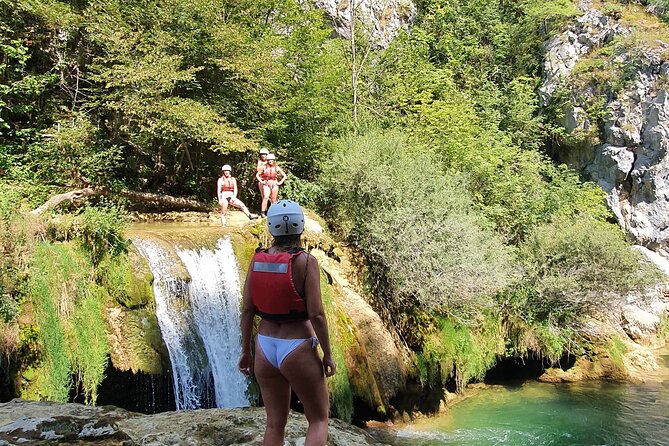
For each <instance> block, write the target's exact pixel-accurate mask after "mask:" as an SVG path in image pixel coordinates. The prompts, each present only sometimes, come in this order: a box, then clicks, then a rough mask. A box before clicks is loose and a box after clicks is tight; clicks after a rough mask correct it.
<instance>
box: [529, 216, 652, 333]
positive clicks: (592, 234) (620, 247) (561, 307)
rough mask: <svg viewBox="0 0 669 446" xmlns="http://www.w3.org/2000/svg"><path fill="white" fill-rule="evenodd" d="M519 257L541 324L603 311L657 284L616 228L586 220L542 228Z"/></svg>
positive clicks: (639, 256) (646, 265) (531, 237)
mask: <svg viewBox="0 0 669 446" xmlns="http://www.w3.org/2000/svg"><path fill="white" fill-rule="evenodd" d="M520 256H521V258H522V261H523V263H524V265H525V267H526V268H527V278H528V280H529V282H530V283H531V286H533V287H535V288H536V290H537V294H536V296H535V298H534V299H533V301H532V302H531V305H532V306H533V307H534V309H535V311H536V312H537V314H538V317H539V318H540V319H546V318H547V317H548V315H553V317H557V318H558V319H559V320H562V321H575V320H579V319H580V318H582V317H583V316H584V315H586V314H590V313H592V312H593V311H594V310H601V309H603V308H606V307H607V306H608V305H609V304H610V302H611V300H612V299H615V297H616V294H617V293H624V292H626V291H628V290H630V289H632V288H633V287H636V286H641V285H644V284H650V283H653V282H654V281H655V280H656V279H657V276H656V272H655V269H654V268H653V267H652V266H651V265H649V264H648V263H647V262H645V261H644V260H643V259H642V258H641V254H639V253H638V252H637V251H634V250H632V249H630V247H629V246H628V244H627V242H626V241H625V238H624V235H623V233H622V231H621V230H620V229H619V228H618V227H617V226H615V225H613V224H610V223H605V222H601V221H597V220H593V219H591V218H586V217H582V218H578V219H576V220H569V221H568V220H564V219H558V220H556V221H555V222H554V223H550V224H545V225H542V226H541V227H539V228H537V230H536V231H535V232H534V233H533V234H532V235H531V236H530V238H529V239H528V240H527V242H526V243H524V244H523V245H522V246H521V249H520Z"/></svg>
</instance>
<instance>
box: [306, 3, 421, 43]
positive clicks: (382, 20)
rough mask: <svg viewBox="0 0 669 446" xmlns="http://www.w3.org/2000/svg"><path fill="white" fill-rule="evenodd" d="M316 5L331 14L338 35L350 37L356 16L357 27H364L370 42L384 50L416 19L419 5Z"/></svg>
mask: <svg viewBox="0 0 669 446" xmlns="http://www.w3.org/2000/svg"><path fill="white" fill-rule="evenodd" d="M314 4H315V5H316V7H318V8H321V9H323V10H325V11H326V12H327V13H328V16H329V17H330V19H331V20H332V25H333V27H334V29H335V31H336V32H337V34H338V35H339V36H341V37H344V38H347V39H348V38H350V36H351V17H352V15H353V16H355V17H356V19H357V20H356V25H357V26H359V25H362V27H363V28H364V29H365V30H366V32H368V34H369V37H370V40H371V42H372V43H373V44H375V45H377V46H379V47H383V48H385V47H387V46H388V45H389V44H390V41H391V40H392V39H393V37H395V35H396V34H397V31H398V30H399V29H400V28H402V27H404V26H407V25H409V24H410V23H411V22H412V21H413V20H414V18H415V16H416V6H415V5H414V4H413V1H411V0H315V2H314ZM351 9H353V11H351ZM352 13H353V14H352Z"/></svg>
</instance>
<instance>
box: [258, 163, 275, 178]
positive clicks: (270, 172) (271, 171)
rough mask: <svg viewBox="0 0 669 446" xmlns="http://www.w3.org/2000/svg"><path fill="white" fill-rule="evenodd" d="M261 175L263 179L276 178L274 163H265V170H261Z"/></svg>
mask: <svg viewBox="0 0 669 446" xmlns="http://www.w3.org/2000/svg"><path fill="white" fill-rule="evenodd" d="M261 177H262V179H263V180H272V181H274V180H276V165H274V166H270V165H269V164H267V165H265V170H263V172H262V175H261Z"/></svg>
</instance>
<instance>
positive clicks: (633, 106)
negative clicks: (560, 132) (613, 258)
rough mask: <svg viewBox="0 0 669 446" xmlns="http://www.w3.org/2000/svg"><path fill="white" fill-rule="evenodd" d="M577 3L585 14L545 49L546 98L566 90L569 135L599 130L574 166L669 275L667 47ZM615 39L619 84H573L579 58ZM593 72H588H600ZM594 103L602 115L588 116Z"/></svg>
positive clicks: (614, 59)
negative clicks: (640, 39)
mask: <svg viewBox="0 0 669 446" xmlns="http://www.w3.org/2000/svg"><path fill="white" fill-rule="evenodd" d="M580 7H581V9H582V10H583V11H584V13H583V16H581V17H580V18H579V19H578V21H577V22H576V23H575V24H574V25H573V26H571V27H570V29H568V30H567V31H565V32H564V33H563V34H561V35H559V36H557V37H555V38H554V39H552V40H551V41H550V42H548V44H547V46H546V50H547V53H546V59H545V62H544V68H545V81H544V84H543V86H542V87H541V93H542V96H543V100H544V102H545V103H546V104H548V103H550V100H551V98H552V97H553V95H554V93H555V92H556V90H557V89H558V88H564V89H566V90H568V91H569V101H568V103H567V104H564V105H562V111H563V112H564V118H563V125H564V127H565V129H566V130H567V132H568V133H569V134H570V135H576V134H579V132H580V134H586V133H588V132H589V133H590V134H592V133H594V134H596V137H595V138H594V139H595V142H594V143H590V144H585V145H586V147H585V148H583V147H580V148H579V149H578V150H581V151H585V152H586V154H585V156H580V158H579V161H578V162H577V163H576V164H577V165H576V166H575V167H577V168H580V169H583V170H584V171H585V172H587V173H589V174H590V176H591V177H592V179H593V180H595V181H596V182H597V183H598V184H599V185H600V186H601V187H602V188H603V189H604V190H605V191H606V193H607V194H608V203H609V205H610V207H611V209H612V210H613V212H614V213H615V215H616V217H617V218H618V221H619V223H620V225H621V226H622V227H623V228H624V229H625V230H626V231H627V232H628V233H629V234H631V235H632V236H633V237H634V239H635V240H636V242H637V243H638V244H639V245H642V246H644V247H646V248H649V249H650V250H651V251H652V252H653V253H655V254H659V255H655V257H654V258H652V259H651V260H653V261H654V262H655V263H656V264H658V266H660V268H662V269H663V270H665V272H669V262H668V261H667V259H668V258H669V254H668V252H667V247H668V244H669V155H668V153H667V148H668V147H669V93H668V91H669V84H668V83H667V79H668V76H667V75H668V73H669V61H666V60H663V54H667V50H668V49H669V45H667V44H666V43H663V42H658V41H653V42H648V45H647V46H644V45H645V43H642V44H641V45H639V44H638V43H637V44H634V45H632V44H628V43H627V42H626V37H628V36H629V35H630V33H631V32H632V30H630V29H628V28H626V27H624V26H621V25H620V24H618V23H616V22H615V19H614V18H611V17H607V16H605V15H604V14H602V13H601V12H599V11H597V10H594V9H592V8H591V7H590V5H589V4H588V2H581V4H580ZM614 38H618V41H619V42H621V44H619V45H616V46H615V50H612V51H611V52H612V54H611V55H610V66H611V67H623V68H620V71H619V72H614V73H613V74H612V76H615V77H616V79H615V80H619V87H618V88H617V89H616V88H606V89H605V91H604V92H602V88H601V86H602V85H606V81H604V80H601V81H597V80H594V81H590V82H589V83H586V84H585V85H582V84H583V83H582V82H581V83H579V82H576V81H574V80H573V79H572V78H573V77H574V68H575V67H576V65H577V64H578V62H579V60H580V59H581V58H583V57H584V56H586V55H588V54H590V53H591V52H593V51H594V50H596V49H598V48H601V47H602V46H604V45H606V44H607V43H608V42H611V40H612V39H614ZM664 57H666V56H664ZM599 60H600V61H601V60H602V59H599ZM607 63H609V62H607ZM592 74H593V73H589V72H588V73H586V75H588V76H590V77H591V78H594V77H596V76H593V75H592ZM597 82H599V83H597ZM597 101H600V103H603V108H602V113H601V115H600V116H599V117H597V116H594V117H592V116H588V113H587V112H586V109H587V108H588V107H589V104H590V106H591V105H592V104H593V103H596V102H597ZM593 131H594V132H593ZM572 149H573V150H574V151H577V149H576V148H575V147H574V148H572ZM567 158H569V155H568V156H567ZM573 158H574V157H573V156H572V157H571V161H573V160H574V159H573Z"/></svg>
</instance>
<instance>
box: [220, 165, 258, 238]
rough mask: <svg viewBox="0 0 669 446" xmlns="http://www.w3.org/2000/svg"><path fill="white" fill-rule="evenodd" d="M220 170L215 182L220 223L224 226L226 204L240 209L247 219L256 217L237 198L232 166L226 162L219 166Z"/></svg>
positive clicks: (226, 211) (226, 210) (235, 180)
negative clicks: (219, 207) (219, 209)
mask: <svg viewBox="0 0 669 446" xmlns="http://www.w3.org/2000/svg"><path fill="white" fill-rule="evenodd" d="M221 171H222V174H221V176H220V177H219V178H218V182H217V183H216V194H217V196H218V204H219V205H220V206H221V224H222V225H223V226H225V216H226V215H227V213H228V205H232V206H234V207H236V208H239V209H241V210H242V212H244V215H246V216H247V217H248V218H249V220H254V219H256V218H258V216H257V215H255V214H252V213H250V212H249V209H248V208H247V207H246V205H245V204H244V203H242V201H241V200H240V199H239V198H237V192H238V189H237V179H236V178H235V177H233V176H232V167H230V165H229V164H226V165H224V166H223V167H222V168H221Z"/></svg>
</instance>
